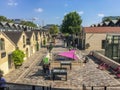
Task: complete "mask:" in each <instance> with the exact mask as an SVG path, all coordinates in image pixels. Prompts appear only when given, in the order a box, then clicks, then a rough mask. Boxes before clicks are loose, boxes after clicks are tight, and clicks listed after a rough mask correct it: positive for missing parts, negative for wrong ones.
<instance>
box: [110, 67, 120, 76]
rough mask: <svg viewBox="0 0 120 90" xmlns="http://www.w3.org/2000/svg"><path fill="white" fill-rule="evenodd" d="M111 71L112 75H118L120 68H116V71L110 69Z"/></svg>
mask: <svg viewBox="0 0 120 90" xmlns="http://www.w3.org/2000/svg"><path fill="white" fill-rule="evenodd" d="M111 71H112V73H113V74H117V73H119V72H120V66H118V67H117V68H116V69H113V68H112V67H111Z"/></svg>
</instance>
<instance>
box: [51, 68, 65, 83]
mask: <svg viewBox="0 0 120 90" xmlns="http://www.w3.org/2000/svg"><path fill="white" fill-rule="evenodd" d="M52 75H53V80H55V76H56V75H65V76H66V81H67V68H53V69H52Z"/></svg>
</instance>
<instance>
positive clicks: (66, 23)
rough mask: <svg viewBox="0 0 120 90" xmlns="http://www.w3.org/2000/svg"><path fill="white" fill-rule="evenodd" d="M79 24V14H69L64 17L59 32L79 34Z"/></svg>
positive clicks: (80, 21)
mask: <svg viewBox="0 0 120 90" xmlns="http://www.w3.org/2000/svg"><path fill="white" fill-rule="evenodd" d="M81 23H82V20H81V17H80V16H79V14H78V13H77V12H70V13H68V14H67V15H65V16H64V19H63V22H62V25H61V32H62V33H69V34H75V33H77V32H80V26H81Z"/></svg>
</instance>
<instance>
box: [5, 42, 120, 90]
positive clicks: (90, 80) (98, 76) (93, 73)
mask: <svg viewBox="0 0 120 90" xmlns="http://www.w3.org/2000/svg"><path fill="white" fill-rule="evenodd" d="M58 42H59V44H60V43H62V42H61V41H58ZM66 50H67V49H66V48H61V47H55V48H54V49H53V51H52V53H56V52H60V51H66ZM45 54H46V49H42V50H41V51H39V52H37V53H35V55H33V57H31V58H30V59H29V60H28V61H26V62H25V63H24V65H23V66H22V67H21V68H20V69H18V70H15V71H13V72H11V73H10V74H8V75H6V76H5V77H6V79H7V81H11V82H17V83H25V84H35V85H44V86H50V85H51V86H52V87H62V88H79V89H80V88H81V86H82V85H83V84H85V85H86V86H115V85H120V82H119V81H118V80H117V79H115V78H114V76H113V75H110V74H109V73H108V72H106V71H101V70H99V69H97V68H96V67H97V66H98V65H97V64H96V63H94V61H93V60H92V59H90V60H89V62H88V63H86V64H85V65H84V64H80V65H73V66H72V70H70V69H68V70H67V73H68V76H67V78H68V79H67V81H64V80H63V79H64V77H62V80H59V79H57V80H55V81H53V80H51V79H49V78H46V77H45V75H44V74H43V72H42V66H41V60H42V57H43V56H44V55H45ZM111 90H112V89H111Z"/></svg>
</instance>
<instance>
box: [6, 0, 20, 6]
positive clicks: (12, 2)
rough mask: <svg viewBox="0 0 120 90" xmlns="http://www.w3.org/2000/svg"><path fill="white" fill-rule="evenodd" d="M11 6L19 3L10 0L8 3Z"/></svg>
mask: <svg viewBox="0 0 120 90" xmlns="http://www.w3.org/2000/svg"><path fill="white" fill-rule="evenodd" d="M7 4H8V5H9V6H17V5H18V3H17V2H15V1H14V0H8V3H7Z"/></svg>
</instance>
